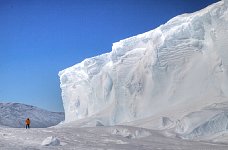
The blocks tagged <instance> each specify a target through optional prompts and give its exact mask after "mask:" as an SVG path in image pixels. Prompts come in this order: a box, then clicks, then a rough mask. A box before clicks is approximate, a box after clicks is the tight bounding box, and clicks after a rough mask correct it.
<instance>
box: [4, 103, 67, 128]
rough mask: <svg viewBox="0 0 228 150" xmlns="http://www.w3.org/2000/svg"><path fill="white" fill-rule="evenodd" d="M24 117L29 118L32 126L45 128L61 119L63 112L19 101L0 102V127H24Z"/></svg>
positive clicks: (62, 118)
mask: <svg viewBox="0 0 228 150" xmlns="http://www.w3.org/2000/svg"><path fill="white" fill-rule="evenodd" d="M26 118H30V120H31V124H30V126H31V127H32V128H45V127H50V126H54V125H57V124H58V123H60V122H61V121H63V120H64V113H63V112H50V111H47V110H44V109H40V108H37V107H35V106H31V105H25V104H20V103H0V127H1V126H8V127H14V128H24V127H25V120H26Z"/></svg>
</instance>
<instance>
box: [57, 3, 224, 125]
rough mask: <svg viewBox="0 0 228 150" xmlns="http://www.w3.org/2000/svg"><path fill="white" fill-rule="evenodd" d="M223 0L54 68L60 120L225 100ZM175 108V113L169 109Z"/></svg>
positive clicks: (135, 115) (113, 119) (152, 112)
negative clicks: (107, 50)
mask: <svg viewBox="0 0 228 150" xmlns="http://www.w3.org/2000/svg"><path fill="white" fill-rule="evenodd" d="M225 3H227V0H225V1H223V2H222V1H221V2H218V3H216V4H213V5H211V6H209V7H207V8H205V9H203V10H201V11H198V12H195V13H192V14H183V15H180V16H177V17H175V18H173V19H171V20H170V21H168V22H167V23H166V24H164V25H161V26H160V27H158V28H156V29H154V30H152V31H149V32H147V33H144V34H140V35H137V36H134V37H131V38H128V39H125V40H121V41H119V42H117V43H114V44H113V47H112V51H111V52H110V53H107V54H103V55H100V56H96V57H93V58H88V59H86V60H84V61H83V62H81V63H79V64H76V65H74V66H72V67H70V68H67V69H65V70H63V71H60V72H59V77H60V81H61V85H60V86H61V89H62V99H63V105H64V109H65V119H66V122H70V121H74V120H78V119H81V118H86V117H90V116H94V115H96V116H98V117H100V120H102V121H103V123H104V122H105V123H104V124H118V123H122V122H128V121H132V120H136V119H140V118H145V117H148V116H159V115H164V116H167V117H174V118H180V117H181V116H184V114H188V113H189V112H192V111H196V110H198V109H200V108H202V107H204V106H205V105H209V104H212V103H214V102H220V101H224V100H227V94H228V78H227V77H228V50H227V48H228V44H227V39H228V14H227V12H228V11H227V7H225ZM174 111H175V112H174Z"/></svg>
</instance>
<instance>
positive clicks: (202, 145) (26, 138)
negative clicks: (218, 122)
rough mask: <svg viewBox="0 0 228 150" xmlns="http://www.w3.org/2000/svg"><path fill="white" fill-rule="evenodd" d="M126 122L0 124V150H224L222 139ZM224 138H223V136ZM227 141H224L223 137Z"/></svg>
mask: <svg viewBox="0 0 228 150" xmlns="http://www.w3.org/2000/svg"><path fill="white" fill-rule="evenodd" d="M165 135H166V134H165V133H162V132H159V131H155V130H148V129H143V128H137V127H129V126H112V127H104V126H101V127H84V128H77V127H68V126H67V125H65V126H64V127H63V126H61V127H60V128H59V127H55V128H53V127H52V128H36V129H33V128H31V129H29V130H26V129H21V128H0V149H1V150H15V149H16V150H25V149H28V150H30V149H31V150H38V149H40V150H42V149H43V150H62V149H65V150H106V149H109V150H133V149H134V150H136V149H137V150H159V149H162V150H178V149H180V150H193V149H194V150H196V149H197V150H200V149H202V150H203V149H205V150H227V149H228V145H226V144H224V143H213V142H203V141H201V142H197V141H187V140H183V139H180V138H177V137H167V136H165ZM223 140H224V139H223ZM226 142H227V141H226Z"/></svg>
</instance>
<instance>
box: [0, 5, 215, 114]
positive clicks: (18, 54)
mask: <svg viewBox="0 0 228 150" xmlns="http://www.w3.org/2000/svg"><path fill="white" fill-rule="evenodd" d="M216 1H217V0H0V102H20V103H25V104H31V105H35V106H38V107H41V108H45V109H48V110H51V111H63V106H62V100H61V90H60V87H59V84H60V83H59V77H58V72H59V71H60V70H63V69H65V68H67V67H70V66H72V65H74V64H76V63H79V62H81V61H82V60H84V59H85V58H88V57H92V56H96V55H99V54H102V53H106V52H109V51H111V47H112V43H113V42H117V41H119V40H121V39H124V38H127V37H130V36H134V35H137V34H140V33H143V32H146V31H149V30H152V29H154V28H155V27H158V26H159V25H160V24H163V23H165V22H167V21H168V20H169V19H171V18H172V17H174V16H176V15H179V14H182V13H190V12H194V11H196V10H200V9H201V8H204V7H205V6H207V5H209V4H212V3H214V2H216Z"/></svg>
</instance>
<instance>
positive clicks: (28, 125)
mask: <svg viewBox="0 0 228 150" xmlns="http://www.w3.org/2000/svg"><path fill="white" fill-rule="evenodd" d="M25 128H26V129H29V128H30V120H29V118H27V119H26V120H25Z"/></svg>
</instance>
